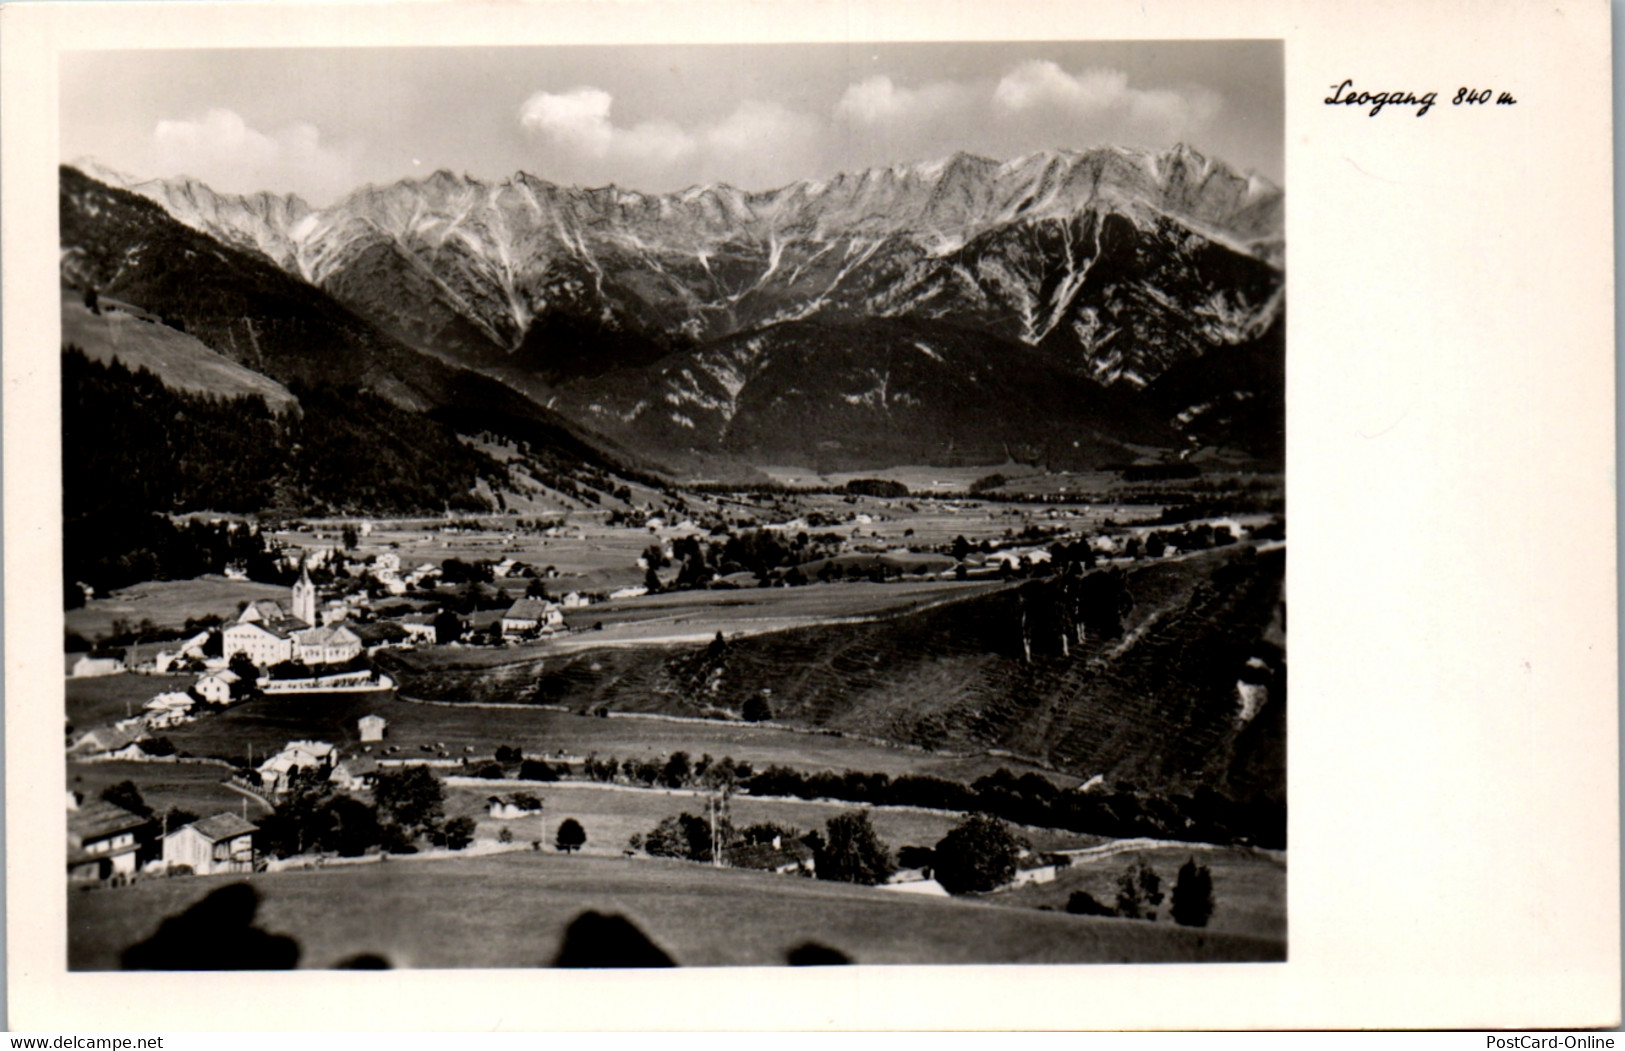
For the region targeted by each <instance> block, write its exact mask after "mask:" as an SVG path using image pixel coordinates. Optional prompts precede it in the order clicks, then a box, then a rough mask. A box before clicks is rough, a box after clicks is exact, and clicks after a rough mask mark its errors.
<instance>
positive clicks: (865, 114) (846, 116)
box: [835, 75, 977, 128]
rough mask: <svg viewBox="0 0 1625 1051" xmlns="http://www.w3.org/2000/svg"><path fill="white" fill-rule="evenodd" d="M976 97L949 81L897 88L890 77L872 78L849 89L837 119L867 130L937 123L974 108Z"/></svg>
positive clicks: (836, 107) (970, 89)
mask: <svg viewBox="0 0 1625 1051" xmlns="http://www.w3.org/2000/svg"><path fill="white" fill-rule="evenodd" d="M976 95H977V93H976V90H975V89H974V88H972V87H969V86H967V85H962V84H954V83H950V82H948V81H936V82H933V83H930V84H924V85H921V86H920V87H918V88H907V87H898V86H897V85H896V84H894V83H892V79H891V78H890V77H888V76H884V75H880V76H873V77H869V78H868V79H866V80H860V81H859V82H858V83H856V84H853V85H852V86H851V87H849V88H847V89H846V92H845V93H844V94H843V95H842V96H841V99H840V101H839V102H837V103H836V104H835V118H836V120H837V121H840V122H846V123H850V124H853V125H857V126H859V127H867V128H877V127H882V126H896V125H900V124H906V123H910V122H917V121H933V122H934V121H937V120H939V119H941V118H942V117H944V116H946V115H949V114H955V113H961V112H963V111H965V110H968V109H970V108H972V107H973V106H974V105H975V103H976Z"/></svg>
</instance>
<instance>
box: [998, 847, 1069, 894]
mask: <svg viewBox="0 0 1625 1051" xmlns="http://www.w3.org/2000/svg"><path fill="white" fill-rule="evenodd" d="M1071 865H1072V859H1071V858H1070V857H1068V856H1067V855H1065V854H1032V853H1027V854H1022V855H1021V856H1019V857H1017V858H1016V875H1015V878H1014V879H1012V880H1011V881H1010V883H1009V886H1012V887H1025V886H1026V885H1028V884H1029V883H1053V882H1055V877H1056V875H1057V874H1058V873H1059V872H1060V870H1062V869H1064V868H1069V867H1070V866H1071Z"/></svg>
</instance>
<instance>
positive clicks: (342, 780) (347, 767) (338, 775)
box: [327, 756, 378, 792]
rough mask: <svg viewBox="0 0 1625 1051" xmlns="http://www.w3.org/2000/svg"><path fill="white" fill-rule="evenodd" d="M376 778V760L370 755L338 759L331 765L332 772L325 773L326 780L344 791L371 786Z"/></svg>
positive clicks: (355, 790) (353, 790) (356, 790)
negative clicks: (333, 765) (337, 761)
mask: <svg viewBox="0 0 1625 1051" xmlns="http://www.w3.org/2000/svg"><path fill="white" fill-rule="evenodd" d="M377 779H378V760H376V759H373V758H372V757H370V756H357V757H356V758H354V759H343V760H340V761H339V763H338V765H337V766H335V767H333V772H332V773H331V774H328V775H327V780H328V781H330V782H332V784H334V785H335V786H337V787H338V788H342V789H343V790H345V791H346V792H358V791H360V790H361V789H364V788H371V787H372V786H373V782H375V781H376V780H377Z"/></svg>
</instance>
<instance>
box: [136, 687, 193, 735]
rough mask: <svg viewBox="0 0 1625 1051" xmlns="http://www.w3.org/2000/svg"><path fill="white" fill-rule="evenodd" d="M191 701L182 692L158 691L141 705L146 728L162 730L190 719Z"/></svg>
mask: <svg viewBox="0 0 1625 1051" xmlns="http://www.w3.org/2000/svg"><path fill="white" fill-rule="evenodd" d="M193 703H194V702H193V700H192V698H191V697H189V696H187V695H186V694H184V693H160V694H159V695H158V696H156V697H154V698H153V699H152V700H150V701H148V702H147V703H146V704H143V705H142V706H141V708H142V710H143V711H145V712H146V713H147V715H146V721H147V728H148V729H149V730H163V729H166V728H168V727H171V726H179V725H180V724H182V723H185V722H189V721H191V718H192V705H193Z"/></svg>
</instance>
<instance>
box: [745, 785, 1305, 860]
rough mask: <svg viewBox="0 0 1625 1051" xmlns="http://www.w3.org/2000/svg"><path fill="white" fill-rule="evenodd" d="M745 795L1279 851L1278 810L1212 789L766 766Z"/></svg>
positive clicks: (1282, 823) (1282, 838)
mask: <svg viewBox="0 0 1625 1051" xmlns="http://www.w3.org/2000/svg"><path fill="white" fill-rule="evenodd" d="M744 787H745V789H746V790H747V791H749V792H750V793H751V794H752V795H763V796H790V797H795V798H799V799H839V800H843V801H846V802H852V803H863V804H869V805H873V806H918V807H927V808H930V809H934V810H957V811H964V812H971V813H981V814H987V815H989V816H993V817H998V818H1002V819H1004V820H1006V821H1012V822H1016V823H1018V824H1023V825H1030V826H1033V827H1037V828H1058V829H1065V830H1067V831H1072V832H1086V833H1091V834H1094V835H1101V836H1109V837H1112V838H1128V837H1132V836H1147V837H1151V838H1161V839H1174V838H1177V839H1183V840H1194V841H1198V842H1205V843H1220V844H1230V843H1251V844H1254V845H1257V846H1263V847H1271V848H1284V847H1285V846H1286V808H1285V807H1284V806H1282V805H1279V804H1276V803H1273V802H1270V801H1267V800H1256V801H1249V802H1240V801H1237V800H1233V799H1231V798H1229V797H1228V796H1224V795H1222V794H1220V793H1219V792H1217V791H1214V790H1213V789H1210V788H1207V787H1201V788H1198V789H1196V790H1195V791H1194V792H1191V793H1173V794H1169V795H1153V794H1151V793H1147V792H1142V791H1140V790H1138V789H1136V788H1135V787H1134V786H1132V785H1129V784H1125V783H1119V784H1118V785H1117V786H1115V787H1114V788H1110V789H1095V790H1091V791H1087V792H1085V791H1082V790H1080V789H1062V788H1060V787H1059V786H1057V785H1056V784H1055V783H1054V782H1053V781H1051V780H1049V779H1048V778H1046V777H1044V776H1042V775H1040V774H1037V773H1027V774H1023V775H1022V776H1020V777H1017V776H1016V775H1014V774H1012V773H1011V772H1010V771H1009V770H1007V769H1004V768H1002V767H1001V768H1000V769H999V770H997V771H996V772H994V773H993V774H989V775H987V776H985V777H981V778H978V779H977V780H976V781H975V782H973V783H972V784H969V785H966V784H962V783H960V782H957V781H948V780H945V779H943V778H939V777H933V776H931V775H928V774H904V775H902V776H900V777H896V778H893V777H890V776H888V775H887V774H884V773H862V772H859V771H852V770H849V771H847V772H845V773H842V774H837V773H835V772H833V771H821V772H818V773H812V774H806V773H802V772H800V771H798V770H792V769H790V768H788V767H782V766H777V765H774V766H769V767H767V768H766V769H764V770H761V771H758V772H757V773H755V774H754V775H753V776H751V777H750V778H749V779H748V780H746V781H745V782H744Z"/></svg>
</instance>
